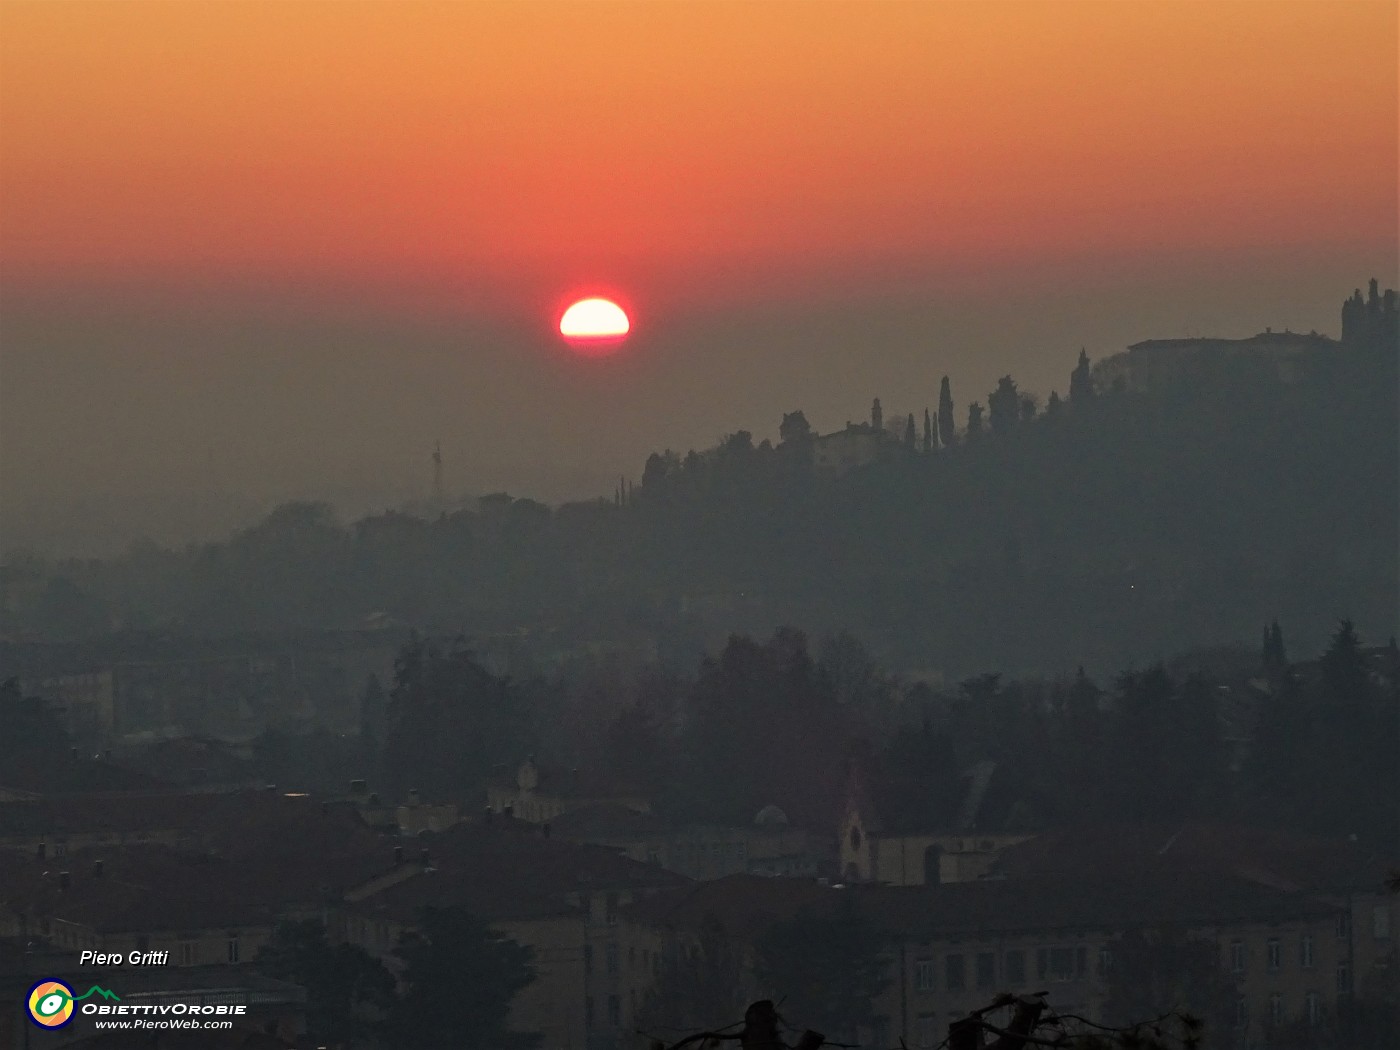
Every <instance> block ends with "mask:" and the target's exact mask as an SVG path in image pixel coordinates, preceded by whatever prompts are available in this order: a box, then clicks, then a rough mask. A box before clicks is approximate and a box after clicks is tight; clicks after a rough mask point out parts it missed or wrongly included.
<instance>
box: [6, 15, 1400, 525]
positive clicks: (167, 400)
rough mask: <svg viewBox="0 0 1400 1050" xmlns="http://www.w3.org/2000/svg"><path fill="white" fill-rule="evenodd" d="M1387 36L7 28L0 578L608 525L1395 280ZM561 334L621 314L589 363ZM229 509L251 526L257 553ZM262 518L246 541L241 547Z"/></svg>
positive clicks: (1330, 22) (1332, 309) (725, 26)
mask: <svg viewBox="0 0 1400 1050" xmlns="http://www.w3.org/2000/svg"><path fill="white" fill-rule="evenodd" d="M1396 41H1397V5H1396V4H1395V3H1394V2H1383V3H1338V2H1319V3H1303V4H1299V3H1287V2H1281V0H1268V2H1266V0H1260V2H1246V3H1221V2H1205V0H1202V2H1189V3H1186V2H1174V3H1164V4H1156V3H1152V2H1150V0H1124V2H1121V3H1110V2H1095V3H1089V4H1074V3H1058V2H1056V3H1050V2H1045V3H1039V2H1037V3H1034V4H1012V3H998V2H995V0H976V2H974V3H969V4H960V3H948V2H938V0H907V2H900V3H891V4H881V3H874V2H871V3H848V4H822V3H816V2H788V3H777V2H771V3H767V2H765V3H729V4H721V3H699V2H696V3H685V2H680V0H675V2H671V0H656V2H647V3H639V4H607V3H598V2H586V0H579V2H575V3H568V4H558V3H547V2H524V0H522V2H520V3H510V4H503V5H493V4H488V3H485V2H480V0H460V2H454V3H445V4H427V3H415V2H412V0H400V2H387V0H384V2H374V3H355V2H351V0H318V2H315V3H299V2H293V0H275V2H253V0H240V2H225V0H219V2H214V3H204V2H200V0H177V2H162V3H149V4H148V3H131V2H109V0H102V2H98V3H80V2H71V0H69V2H63V0H52V2H42V3H29V2H25V0H0V297H3V299H2V301H0V306H2V307H3V309H0V366H3V367H2V368H0V371H2V372H3V375H2V376H0V378H2V379H3V382H0V453H3V455H0V533H3V535H0V551H3V549H5V548H7V547H9V546H12V545H16V544H18V545H26V544H32V545H37V546H39V547H43V548H49V547H53V548H54V549H59V548H64V549H71V550H87V551H97V550H111V549H119V548H120V546H121V545H122V544H124V543H125V542H126V541H128V540H129V539H131V538H132V537H134V536H140V535H157V536H159V537H161V538H162V539H165V540H171V541H173V540H179V539H184V538H188V537H190V536H193V535H206V536H208V535H221V534H222V530H226V529H227V528H229V527H231V525H232V524H233V523H234V522H235V521H247V520H251V519H250V518H249V515H251V514H253V513H254V512H255V511H257V509H258V508H260V507H261V508H264V509H265V508H267V507H268V506H270V505H272V503H274V502H276V501H278V500H282V499H289V498H303V497H311V498H326V499H334V500H335V501H336V502H337V505H338V506H340V507H341V508H342V509H343V510H345V511H346V512H347V513H352V514H358V513H363V512H364V511H366V510H367V509H369V508H371V507H379V508H382V507H384V506H387V505H390V504H392V503H394V502H395V501H397V500H400V499H402V498H405V497H408V496H413V495H415V494H416V495H422V494H423V493H424V492H425V491H426V489H425V486H426V485H427V484H428V483H429V482H428V479H429V477H430V474H429V471H428V459H427V456H428V454H429V452H430V451H431V450H432V449H433V448H434V447H435V445H436V444H437V442H439V441H441V443H442V448H443V455H444V460H445V463H446V467H445V471H446V474H447V478H448V483H449V487H450V488H451V489H452V490H453V491H456V492H466V493H471V492H477V493H479V492H484V491H492V490H496V489H501V488H509V489H510V490H511V491H512V492H515V493H517V494H527V495H532V496H536V497H538V498H544V499H551V500H552V499H562V498H578V497H584V496H590V495H597V494H599V493H607V492H610V491H611V490H612V487H613V485H614V484H615V483H616V478H617V477H618V475H619V474H620V473H628V474H630V475H633V476H635V475H636V474H637V473H638V472H639V471H640V469H641V464H642V463H643V462H644V460H645V458H646V455H647V454H648V453H649V452H650V451H652V450H654V449H659V448H666V447H670V448H674V449H679V450H685V449H687V448H705V447H708V446H709V445H711V444H713V443H714V442H715V440H717V439H718V437H719V436H720V435H721V434H724V433H728V432H732V431H734V430H737V429H740V428H743V429H750V430H752V431H754V433H755V439H756V440H757V439H760V438H762V437H765V436H767V437H774V438H775V437H776V433H775V428H776V426H777V422H778V420H779V419H781V417H782V413H783V412H787V411H791V410H793V409H795V408H802V409H803V410H804V411H805V412H806V413H807V415H808V418H809V419H810V420H811V421H812V423H813V425H814V426H816V427H817V428H818V429H819V430H828V429H833V428H836V427H839V426H841V425H842V423H843V421H845V420H849V419H856V418H863V417H864V415H865V413H867V412H868V410H869V405H870V401H871V399H872V398H873V397H877V396H879V397H882V398H883V399H884V405H885V409H886V417H887V418H890V419H894V418H899V417H902V416H903V415H904V414H905V413H906V412H914V413H916V414H921V413H922V410H923V408H924V407H925V406H927V405H935V406H936V404H937V397H938V389H939V383H940V378H941V377H942V376H943V375H949V376H951V381H952V383H953V389H954V395H955V399H956V401H957V404H958V406H959V409H958V411H959V413H960V418H959V423H961V421H962V417H961V413H963V412H965V409H966V405H967V403H968V402H969V401H971V400H973V399H985V396H986V392H987V391H989V390H990V389H992V387H993V386H994V385H995V384H996V381H997V379H998V378H999V377H1000V376H1002V375H1005V374H1007V373H1008V372H1010V373H1012V374H1014V377H1015V378H1016V380H1017V381H1018V382H1020V383H1021V384H1022V389H1024V390H1030V391H1034V392H1037V393H1039V394H1040V395H1041V396H1042V397H1044V396H1047V395H1048V394H1049V392H1050V391H1051V390H1053V389H1059V391H1060V392H1061V393H1063V392H1064V389H1065V383H1066V379H1067V376H1068V374H1069V370H1070V368H1071V367H1073V363H1074V361H1075V359H1076V358H1077V356H1078V353H1079V349H1080V347H1087V349H1088V352H1089V353H1090V355H1091V356H1093V357H1095V358H1098V357H1101V356H1104V355H1106V354H1111V353H1114V352H1116V351H1117V350H1120V349H1121V348H1122V347H1123V346H1125V345H1127V344H1128V343H1130V342H1134V341H1136V340H1139V339H1146V338H1152V337H1164V336H1179V335H1186V334H1197V335H1201V334H1208V335H1223V336H1232V337H1238V336H1246V335H1252V334H1253V333H1255V332H1258V331H1260V330H1261V329H1263V328H1264V327H1265V326H1266V325H1272V326H1275V327H1276V328H1283V327H1286V326H1289V325H1291V326H1292V327H1293V328H1294V330H1299V331H1308V330H1310V329H1316V330H1319V331H1323V332H1328V333H1330V334H1333V335H1336V334H1338V316H1339V310H1340V303H1341V301H1342V299H1343V298H1344V297H1345V296H1346V295H1347V294H1349V293H1350V291H1351V289H1352V288H1354V287H1356V286H1358V285H1364V284H1365V282H1366V280H1367V279H1368V278H1369V277H1371V276H1378V277H1379V278H1380V279H1381V281H1382V282H1383V284H1384V285H1392V284H1394V283H1396V281H1395V278H1396V277H1397V269H1400V267H1397V262H1396V258H1397V225H1398V224H1400V218H1398V217H1397V202H1396V197H1397V193H1396V185H1397V181H1398V180H1397V136H1398V135H1400V127H1398V125H1400V102H1397V47H1396ZM571 291H577V292H590V293H597V292H613V293H615V294H617V296H618V298H619V299H620V300H621V301H622V302H623V303H624V304H626V305H627V306H628V308H629V313H631V315H632V320H633V331H632V335H631V336H630V337H629V340H628V342H627V344H626V352H625V353H622V352H619V353H617V354H614V355H613V356H611V357H609V358H607V359H606V360H605V361H604V360H601V359H589V360H587V361H584V360H581V359H577V358H574V357H571V356H570V355H569V354H568V352H567V350H566V349H564V348H563V347H562V346H561V345H560V340H559V338H558V335H557V332H556V331H555V330H554V321H555V319H556V318H557V317H558V316H559V315H558V312H557V311H558V310H560V308H561V307H562V305H563V302H562V297H564V296H565V295H567V294H568V293H570V292H571ZM229 508H243V509H242V510H238V511H237V512H235V510H234V509H229ZM239 515H241V517H240V516H239Z"/></svg>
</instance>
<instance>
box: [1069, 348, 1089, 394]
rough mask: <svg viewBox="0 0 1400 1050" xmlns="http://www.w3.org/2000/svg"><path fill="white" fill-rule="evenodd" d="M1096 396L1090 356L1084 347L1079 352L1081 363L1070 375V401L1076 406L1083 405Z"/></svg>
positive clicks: (1077, 364) (1079, 362)
mask: <svg viewBox="0 0 1400 1050" xmlns="http://www.w3.org/2000/svg"><path fill="white" fill-rule="evenodd" d="M1093 396H1094V382H1093V380H1092V379H1091V378H1090V376H1089V355H1088V354H1087V353H1086V352H1085V351H1084V349H1083V347H1081V348H1080V350H1079V361H1078V362H1077V363H1076V364H1075V366H1074V371H1073V372H1071V373H1070V374H1069V399H1070V401H1072V402H1074V403H1075V404H1083V403H1084V402H1085V401H1088V400H1089V399H1090V398H1092V397H1093Z"/></svg>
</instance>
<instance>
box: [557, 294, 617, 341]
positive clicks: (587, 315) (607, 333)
mask: <svg viewBox="0 0 1400 1050" xmlns="http://www.w3.org/2000/svg"><path fill="white" fill-rule="evenodd" d="M631 327H632V325H631V323H630V322H629V321H628V320H627V314H626V313H624V312H623V310H622V307H620V306H618V305H617V303H615V302H612V301H611V300H610V299H580V300H579V301H578V302H576V303H574V305H573V306H571V307H569V308H568V309H567V310H565V311H564V316H563V317H561V318H560V319H559V334H560V335H562V336H564V337H565V338H566V339H609V340H616V339H621V338H622V337H623V336H625V335H626V334H627V333H628V331H630V330H631Z"/></svg>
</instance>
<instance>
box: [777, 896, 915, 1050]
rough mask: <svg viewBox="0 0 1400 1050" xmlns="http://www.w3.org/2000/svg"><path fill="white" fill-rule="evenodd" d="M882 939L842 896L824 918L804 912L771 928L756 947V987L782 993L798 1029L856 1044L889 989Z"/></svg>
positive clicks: (883, 941) (883, 940)
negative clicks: (803, 1027) (808, 1028)
mask: <svg viewBox="0 0 1400 1050" xmlns="http://www.w3.org/2000/svg"><path fill="white" fill-rule="evenodd" d="M884 953H885V938H884V937H883V935H882V934H881V933H880V931H879V930H878V929H877V928H876V927H875V925H874V924H873V923H871V922H870V921H869V919H867V918H866V917H865V916H864V915H862V914H861V913H860V911H859V910H858V909H857V907H856V905H855V903H854V901H853V900H852V898H851V897H850V896H844V897H841V898H840V899H839V900H838V902H837V904H836V906H835V908H834V909H832V911H831V912H830V913H828V914H817V913H807V914H799V915H797V916H796V917H794V918H792V919H789V920H787V921H784V922H777V923H774V924H773V925H772V926H770V927H769V928H768V929H767V930H766V931H764V933H763V934H762V935H761V936H760V937H759V939H758V943H757V946H756V956H757V962H756V967H755V969H756V972H757V976H758V979H759V982H760V984H762V986H763V987H765V988H770V989H773V990H775V991H778V992H780V993H781V994H783V995H784V996H786V998H785V999H784V1003H783V1009H784V1010H786V1011H787V1012H788V1013H789V1014H790V1015H791V1016H792V1017H795V1018H801V1020H802V1024H804V1025H809V1026H811V1027H813V1028H816V1029H817V1030H819V1031H821V1032H824V1033H827V1034H829V1035H830V1034H835V1035H836V1036H837V1038H844V1039H845V1040H846V1041H848V1042H854V1041H855V1040H856V1038H857V1037H858V1030H859V1029H860V1028H864V1027H869V1026H870V1025H872V1024H873V1023H874V1021H875V1009H874V1006H875V1001H876V999H877V998H878V997H879V995H880V993H881V992H882V991H884V989H885V988H886V987H887V986H888V985H889V983H890V979H889V976H888V973H887V963H888V960H887V959H886V958H885V954H884Z"/></svg>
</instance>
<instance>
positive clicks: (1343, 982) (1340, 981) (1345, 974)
mask: <svg viewBox="0 0 1400 1050" xmlns="http://www.w3.org/2000/svg"><path fill="white" fill-rule="evenodd" d="M1337 994H1338V995H1350V994H1351V967H1350V966H1348V965H1347V963H1346V960H1343V961H1341V962H1339V963H1338V964H1337Z"/></svg>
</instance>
